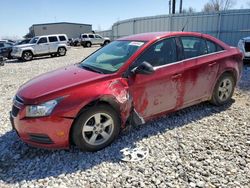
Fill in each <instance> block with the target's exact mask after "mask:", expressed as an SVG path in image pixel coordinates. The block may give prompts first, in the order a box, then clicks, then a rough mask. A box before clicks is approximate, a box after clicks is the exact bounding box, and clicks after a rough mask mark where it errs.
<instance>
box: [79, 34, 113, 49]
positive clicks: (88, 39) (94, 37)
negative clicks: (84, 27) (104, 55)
mask: <svg viewBox="0 0 250 188" xmlns="http://www.w3.org/2000/svg"><path fill="white" fill-rule="evenodd" d="M80 39H81V45H82V46H83V47H91V46H92V45H95V44H99V45H101V46H105V45H107V44H108V43H110V38H108V37H102V36H100V35H98V34H86V33H85V34H81V36H80Z"/></svg>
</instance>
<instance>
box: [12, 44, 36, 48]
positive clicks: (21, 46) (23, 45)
mask: <svg viewBox="0 0 250 188" xmlns="http://www.w3.org/2000/svg"><path fill="white" fill-rule="evenodd" d="M31 46H35V44H20V45H15V47H17V48H27V47H31Z"/></svg>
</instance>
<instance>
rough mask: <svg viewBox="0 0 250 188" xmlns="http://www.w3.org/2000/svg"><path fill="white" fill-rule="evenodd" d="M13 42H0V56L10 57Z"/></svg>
mask: <svg viewBox="0 0 250 188" xmlns="http://www.w3.org/2000/svg"><path fill="white" fill-rule="evenodd" d="M12 47H13V43H10V42H0V56H3V57H6V58H8V59H11V58H12V56H11V52H12Z"/></svg>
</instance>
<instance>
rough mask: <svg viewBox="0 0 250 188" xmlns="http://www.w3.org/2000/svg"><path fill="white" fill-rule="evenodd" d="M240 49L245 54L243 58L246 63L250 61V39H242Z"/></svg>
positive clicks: (239, 44)
mask: <svg viewBox="0 0 250 188" xmlns="http://www.w3.org/2000/svg"><path fill="white" fill-rule="evenodd" d="M238 48H239V49H240V50H241V52H242V53H243V57H244V60H245V61H247V60H248V61H249V60H250V37H245V38H243V39H240V41H239V43H238Z"/></svg>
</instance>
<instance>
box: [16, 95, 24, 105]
mask: <svg viewBox="0 0 250 188" xmlns="http://www.w3.org/2000/svg"><path fill="white" fill-rule="evenodd" d="M15 100H16V101H17V102H18V103H19V104H23V99H22V98H20V97H19V96H17V95H16V97H15Z"/></svg>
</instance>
